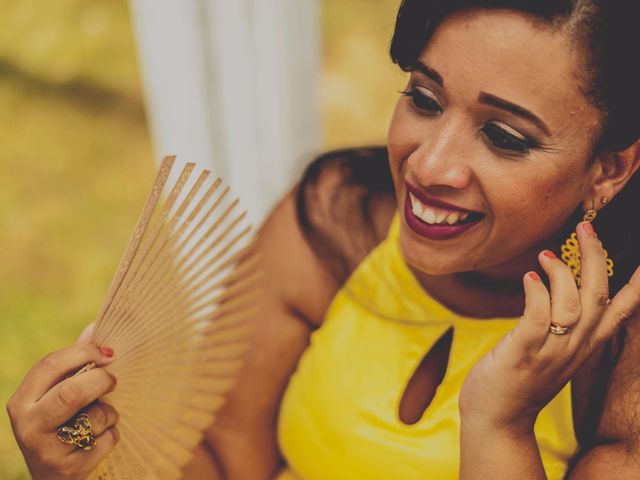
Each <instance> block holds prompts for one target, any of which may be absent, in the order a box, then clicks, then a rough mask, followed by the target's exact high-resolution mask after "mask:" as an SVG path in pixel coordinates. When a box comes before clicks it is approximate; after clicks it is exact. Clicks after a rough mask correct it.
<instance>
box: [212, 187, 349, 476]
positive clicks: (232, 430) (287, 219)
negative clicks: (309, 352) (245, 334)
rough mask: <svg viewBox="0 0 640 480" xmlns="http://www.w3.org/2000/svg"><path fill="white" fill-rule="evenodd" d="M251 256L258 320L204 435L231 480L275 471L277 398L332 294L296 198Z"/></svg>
mask: <svg viewBox="0 0 640 480" xmlns="http://www.w3.org/2000/svg"><path fill="white" fill-rule="evenodd" d="M256 249H257V252H258V254H259V255H260V267H261V270H262V273H263V274H262V275H261V277H260V279H259V280H258V285H256V290H257V296H256V300H255V302H256V303H257V305H256V311H257V312H259V317H258V318H256V321H255V327H254V331H253V335H252V340H251V346H250V348H249V350H248V353H247V354H246V356H245V361H244V365H243V367H242V369H241V370H240V372H239V373H238V375H237V380H236V384H235V386H234V387H233V389H232V390H231V391H230V392H229V393H228V395H227V400H226V403H225V405H224V406H223V407H222V408H221V410H220V411H219V413H218V416H217V420H216V422H215V424H214V425H213V427H212V429H211V430H210V431H209V432H208V433H207V440H208V441H209V443H210V445H211V446H212V447H213V450H214V452H215V456H216V457H217V461H218V463H219V465H221V466H222V469H223V470H224V471H225V477H228V478H232V479H233V478H242V479H253V478H256V479H257V478H268V477H269V475H271V474H272V473H273V471H274V470H275V468H276V467H277V465H278V464H279V461H280V458H279V453H278V448H277V443H276V433H275V432H276V419H277V413H278V405H279V403H280V398H281V396H282V393H283V391H284V388H285V386H286V384H287V381H288V379H289V377H290V375H291V374H292V373H293V371H294V369H295V367H296V365H297V362H298V359H299V357H300V355H301V354H302V352H303V351H304V349H305V348H306V346H307V344H308V338H309V335H310V332H311V329H312V326H314V325H319V323H320V322H321V320H322V318H323V316H324V311H325V309H326V308H327V306H328V304H329V302H330V300H331V298H332V297H333V295H334V293H335V290H336V288H337V285H336V284H335V281H334V280H333V278H332V277H331V276H330V274H329V273H328V271H327V270H326V269H325V268H324V267H323V265H322V264H321V262H320V261H319V260H318V258H317V257H316V256H315V255H314V253H313V252H312V251H311V249H310V247H309V246H308V244H307V242H306V241H305V239H304V237H303V235H302V233H301V232H300V229H299V227H298V224H297V221H296V216H295V209H294V195H293V194H289V195H288V196H287V197H286V198H285V199H284V200H283V201H282V202H281V203H280V204H279V205H278V206H277V207H276V209H275V210H274V211H273V213H272V214H271V215H270V217H269V218H268V220H267V221H266V223H265V224H264V226H263V227H262V228H261V230H260V232H259V233H258V240H257V245H256ZM248 459H250V461H248Z"/></svg>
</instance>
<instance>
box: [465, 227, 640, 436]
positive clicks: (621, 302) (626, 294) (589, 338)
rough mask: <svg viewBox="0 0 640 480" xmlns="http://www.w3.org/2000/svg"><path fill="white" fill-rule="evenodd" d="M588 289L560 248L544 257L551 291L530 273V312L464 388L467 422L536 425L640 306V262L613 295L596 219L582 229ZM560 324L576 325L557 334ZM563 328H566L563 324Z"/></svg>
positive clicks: (528, 428) (515, 427)
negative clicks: (563, 258)
mask: <svg viewBox="0 0 640 480" xmlns="http://www.w3.org/2000/svg"><path fill="white" fill-rule="evenodd" d="M576 232H577V236H578V241H579V245H580V252H581V262H582V265H581V269H582V271H581V281H582V285H581V287H580V288H578V287H577V286H576V283H575V280H574V278H573V276H572V274H571V271H570V270H569V268H568V267H567V266H566V265H565V264H564V263H563V262H562V261H561V260H559V259H558V258H557V257H555V255H553V253H552V252H549V251H545V252H542V253H541V254H540V255H539V261H540V264H541V266H542V268H543V269H544V271H545V272H546V274H547V275H548V277H549V280H550V287H551V293H549V291H548V290H547V288H546V287H545V285H544V284H543V283H542V281H541V280H540V277H539V276H538V275H537V274H536V273H535V272H530V273H528V274H527V275H525V278H524V289H525V296H526V302H525V305H526V306H525V312H524V315H523V316H522V318H521V319H520V321H519V322H518V324H517V325H516V327H515V328H514V329H513V330H512V331H511V332H509V334H507V335H506V336H505V337H504V338H503V339H502V340H501V341H500V342H499V343H498V344H497V345H496V346H495V347H494V348H493V349H492V350H491V351H490V352H489V353H488V354H487V355H485V356H484V357H483V358H481V359H480V361H479V362H478V363H477V364H476V365H475V366H474V367H473V368H472V369H471V371H470V372H469V374H468V375H467V378H466V379H465V382H464V384H463V387H462V390H461V393H460V414H461V419H462V423H463V426H464V427H465V428H468V429H472V430H486V431H491V430H494V431H495V430H504V431H510V432H512V433H514V432H515V433H518V434H523V435H525V434H527V433H529V432H532V431H533V425H534V423H535V420H536V417H537V415H538V413H539V412H540V411H541V410H542V408H543V407H544V406H545V405H546V404H547V403H548V402H550V401H551V400H552V399H553V397H554V396H555V395H556V394H557V393H558V392H559V391H560V390H561V389H562V388H563V387H564V386H565V385H566V384H567V382H568V381H569V380H570V379H571V378H572V377H573V375H574V374H575V372H576V371H577V370H578V368H579V367H580V366H581V365H582V364H583V363H584V362H585V361H586V360H587V358H589V356H590V355H591V354H592V353H593V352H594V351H595V350H596V349H598V347H600V346H601V345H603V344H604V342H606V341H607V340H608V339H610V338H611V337H612V336H613V335H614V334H615V332H616V330H617V329H618V327H619V326H620V324H621V323H622V322H623V321H625V320H626V319H628V318H629V317H631V316H632V315H633V313H634V312H635V311H637V309H638V307H639V305H640V268H639V269H638V270H636V272H635V273H634V275H633V276H632V278H631V279H630V280H629V283H628V284H627V285H625V287H624V288H623V289H622V290H620V291H619V292H618V294H617V295H616V296H615V298H613V300H611V301H610V300H609V290H608V278H607V265H606V255H605V251H604V250H603V248H602V244H601V242H600V241H599V240H598V238H597V236H596V235H595V233H594V231H593V227H592V226H591V224H588V223H584V222H583V223H581V224H580V225H579V226H578V228H577V229H576ZM552 324H554V325H556V326H559V327H568V328H569V330H568V331H567V332H566V333H565V334H554V333H551V332H550V330H549V329H550V327H551V326H552ZM561 331H562V330H561Z"/></svg>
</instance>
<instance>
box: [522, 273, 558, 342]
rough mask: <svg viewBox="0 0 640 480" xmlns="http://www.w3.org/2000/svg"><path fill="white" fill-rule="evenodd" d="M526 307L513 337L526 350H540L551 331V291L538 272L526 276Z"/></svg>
mask: <svg viewBox="0 0 640 480" xmlns="http://www.w3.org/2000/svg"><path fill="white" fill-rule="evenodd" d="M523 284H524V294H525V307H524V315H523V316H522V319H521V320H520V321H519V322H518V324H517V325H516V328H515V329H514V332H513V338H514V340H515V341H517V342H518V343H519V344H520V346H521V347H522V348H524V349H526V350H534V351H538V350H539V349H540V348H541V347H542V345H543V344H544V342H545V339H546V337H547V334H548V332H549V323H550V321H551V320H550V318H551V299H550V297H549V291H548V290H547V287H545V285H544V283H542V280H541V279H540V275H538V274H537V273H536V272H529V273H527V274H526V275H525V276H524V279H523Z"/></svg>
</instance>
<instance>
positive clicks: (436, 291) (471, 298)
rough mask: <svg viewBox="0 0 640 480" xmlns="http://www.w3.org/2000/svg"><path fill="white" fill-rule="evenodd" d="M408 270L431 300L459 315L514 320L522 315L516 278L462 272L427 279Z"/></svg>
mask: <svg viewBox="0 0 640 480" xmlns="http://www.w3.org/2000/svg"><path fill="white" fill-rule="evenodd" d="M410 268H411V267H410ZM411 270H412V271H413V274H414V275H415V277H416V278H417V280H418V282H419V283H420V285H421V286H422V288H424V289H425V290H426V291H427V292H428V293H429V295H430V296H431V297H433V298H434V299H435V300H436V301H438V302H439V303H441V304H443V305H444V306H446V307H447V308H448V309H450V310H452V311H453V312H455V313H457V314H459V315H464V316H468V317H477V318H495V317H516V316H520V315H522V313H523V311H524V290H523V286H522V276H521V275H519V274H518V275H508V276H498V275H492V274H488V273H482V272H462V273H452V274H448V275H428V274H425V273H423V272H417V271H415V270H414V269H413V268H411ZM523 273H524V272H523Z"/></svg>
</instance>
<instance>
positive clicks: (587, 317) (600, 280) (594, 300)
mask: <svg viewBox="0 0 640 480" xmlns="http://www.w3.org/2000/svg"><path fill="white" fill-rule="evenodd" d="M576 233H577V236H578V242H579V245H580V271H581V272H580V273H581V275H580V282H581V285H580V302H581V305H582V311H583V315H582V321H581V322H580V323H581V324H580V326H579V327H578V328H579V329H580V330H584V331H587V330H588V331H590V330H592V329H593V327H595V325H596V324H597V322H598V321H599V320H600V318H601V315H602V311H603V310H604V308H605V307H606V305H607V303H608V300H609V277H608V276H607V257H606V253H605V251H604V249H603V248H602V243H601V242H600V240H598V237H596V234H595V231H594V230H593V226H592V225H591V224H590V223H589V222H582V223H580V224H579V225H578V228H576Z"/></svg>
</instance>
